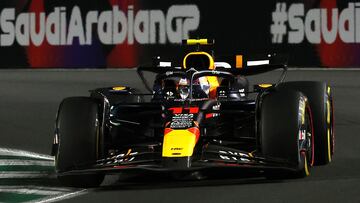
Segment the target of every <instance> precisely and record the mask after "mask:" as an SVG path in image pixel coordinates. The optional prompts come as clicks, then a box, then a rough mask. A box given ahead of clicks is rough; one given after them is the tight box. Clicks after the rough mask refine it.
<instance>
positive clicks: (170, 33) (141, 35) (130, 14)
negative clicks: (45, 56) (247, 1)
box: [0, 5, 200, 46]
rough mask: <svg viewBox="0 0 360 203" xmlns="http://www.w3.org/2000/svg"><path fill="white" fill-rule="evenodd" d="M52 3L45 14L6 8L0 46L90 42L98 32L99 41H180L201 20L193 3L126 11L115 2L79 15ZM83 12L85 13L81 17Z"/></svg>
mask: <svg viewBox="0 0 360 203" xmlns="http://www.w3.org/2000/svg"><path fill="white" fill-rule="evenodd" d="M67 12H69V10H68V9H66V8H65V7H55V8H54V10H53V12H51V13H49V15H47V16H46V14H45V13H44V12H41V13H34V12H28V13H20V14H19V15H17V16H15V13H16V12H15V9H14V8H5V9H3V10H2V11H1V13H0V33H1V35H0V46H12V45H13V44H14V43H15V42H17V43H18V44H19V45H21V46H29V45H30V44H33V45H35V46H40V45H42V44H43V43H44V41H45V40H46V41H47V42H48V43H49V44H50V45H72V44H73V43H74V40H78V42H79V44H80V45H91V44H92V42H93V37H94V36H93V34H94V33H97V35H98V38H99V40H100V42H101V43H103V44H105V45H112V44H123V43H127V44H134V43H135V42H137V43H139V44H165V43H180V42H181V40H182V39H187V38H189V33H190V32H191V31H194V30H196V29H197V28H198V27H199V23H200V11H199V9H198V7H197V6H196V5H173V6H171V7H169V9H168V10H167V12H166V13H164V12H163V11H162V10H138V11H137V12H135V11H134V6H133V5H129V6H128V8H127V11H122V10H120V9H119V7H118V6H113V7H112V10H107V11H89V12H88V13H87V14H86V15H82V13H81V10H80V8H79V7H78V6H75V7H73V8H72V9H71V11H70V12H71V15H70V17H69V18H67V16H68V15H67ZM82 16H85V17H84V19H83V18H82Z"/></svg>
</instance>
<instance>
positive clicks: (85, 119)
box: [55, 97, 104, 187]
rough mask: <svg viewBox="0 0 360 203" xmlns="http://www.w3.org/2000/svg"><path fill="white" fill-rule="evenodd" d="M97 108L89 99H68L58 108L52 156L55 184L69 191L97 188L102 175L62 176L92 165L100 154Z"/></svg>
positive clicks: (96, 104) (97, 105)
mask: <svg viewBox="0 0 360 203" xmlns="http://www.w3.org/2000/svg"><path fill="white" fill-rule="evenodd" d="M99 129H100V113H99V104H98V103H97V102H96V101H95V100H94V99H92V98H88V97H70V98H66V99H64V100H63V101H62V103H61V104H60V107H59V111H58V115H57V121H56V132H57V136H58V139H59V143H58V147H57V153H56V156H55V168H56V172H57V173H58V180H59V181H60V182H61V183H62V184H64V185H67V186H71V187H97V186H99V185H100V184H101V182H102V181H103V179H104V175H103V174H86V175H62V172H67V171H69V170H76V169H81V168H82V167H83V165H87V164H94V163H95V161H96V160H97V159H98V158H99V154H100V150H101V149H102V146H100V144H99V143H101V142H100V130H99Z"/></svg>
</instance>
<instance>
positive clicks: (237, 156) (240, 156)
mask: <svg viewBox="0 0 360 203" xmlns="http://www.w3.org/2000/svg"><path fill="white" fill-rule="evenodd" d="M219 156H220V159H223V160H228V161H230V160H233V161H243V162H250V159H248V158H249V157H250V155H249V154H246V153H242V152H233V151H224V150H220V151H219Z"/></svg>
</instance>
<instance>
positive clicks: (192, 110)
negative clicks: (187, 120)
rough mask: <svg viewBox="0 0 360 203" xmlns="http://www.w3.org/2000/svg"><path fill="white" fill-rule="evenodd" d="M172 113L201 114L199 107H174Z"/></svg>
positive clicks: (171, 109)
mask: <svg viewBox="0 0 360 203" xmlns="http://www.w3.org/2000/svg"><path fill="white" fill-rule="evenodd" d="M169 110H170V111H172V112H173V114H186V113H189V114H196V113H198V112H199V107H173V108H169Z"/></svg>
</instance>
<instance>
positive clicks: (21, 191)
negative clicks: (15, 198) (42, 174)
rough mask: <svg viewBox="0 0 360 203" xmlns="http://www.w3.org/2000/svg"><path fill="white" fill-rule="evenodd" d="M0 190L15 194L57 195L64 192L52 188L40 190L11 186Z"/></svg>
mask: <svg viewBox="0 0 360 203" xmlns="http://www.w3.org/2000/svg"><path fill="white" fill-rule="evenodd" d="M0 192H6V193H16V194H24V195H29V194H36V195H58V194H63V193H64V192H61V191H53V190H50V191H49V190H41V189H28V188H13V189H10V188H9V189H6V188H4V189H0Z"/></svg>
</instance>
